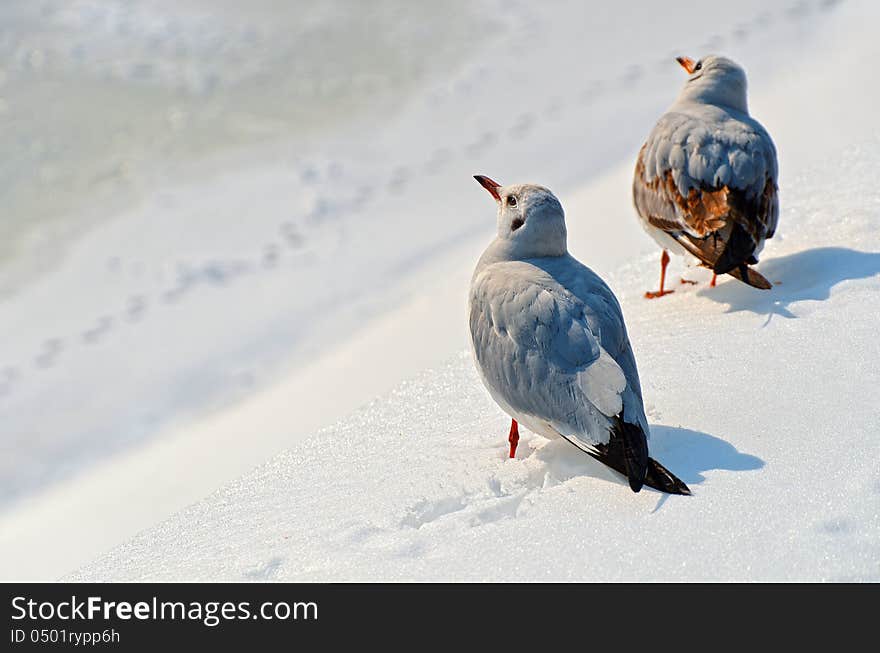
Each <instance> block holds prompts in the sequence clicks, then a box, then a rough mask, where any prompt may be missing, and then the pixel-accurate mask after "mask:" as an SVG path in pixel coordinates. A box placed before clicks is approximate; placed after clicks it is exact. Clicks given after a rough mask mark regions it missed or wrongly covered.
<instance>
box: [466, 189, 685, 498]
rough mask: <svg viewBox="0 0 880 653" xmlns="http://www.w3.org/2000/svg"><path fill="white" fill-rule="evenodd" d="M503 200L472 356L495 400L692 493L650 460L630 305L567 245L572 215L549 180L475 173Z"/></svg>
mask: <svg viewBox="0 0 880 653" xmlns="http://www.w3.org/2000/svg"><path fill="white" fill-rule="evenodd" d="M474 178H475V179H476V180H477V181H478V182H479V183H480V184H481V185H482V186H483V188H485V189H486V190H487V191H489V193H490V194H491V195H492V197H494V198H495V201H496V202H497V204H498V235H497V237H496V238H495V240H493V241H492V243H491V244H490V245H489V247H487V248H486V251H485V252H483V255H482V256H481V257H480V260H479V262H478V263H477V267H476V269H475V270H474V275H473V278H472V280H471V288H470V297H469V319H470V332H471V344H472V348H473V355H474V360H475V363H476V367H477V370H478V371H479V374H480V377H481V379H482V381H483V383H484V384H485V386H486V388H487V389H488V390H489V394H490V395H491V396H492V398H493V399H494V400H495V402H496V403H497V404H498V405H499V406H500V407H501V409H502V410H503V411H504V412H506V413H507V414H508V415H509V416H510V418H511V425H510V434H509V437H508V441H509V443H510V457H511V458H515V457H516V447H517V443H518V442H519V424H523V425H524V426H526V428H528V429H529V430H530V431H533V432H534V433H537V434H539V435H542V436H544V437H546V438H564V439H566V440H568V441H569V442H570V443H571V444H573V445H574V446H575V447H577V448H578V449H580V450H581V451H583V452H584V453H586V454H588V455H590V456H592V457H593V458H595V459H596V460H598V461H599V462H602V463H604V464H605V465H607V466H608V467H610V468H611V469H613V470H615V471H617V472H619V473H620V474H622V475H623V476H624V477H626V478H627V479H628V481H629V486H630V488H631V489H632V490H633V492H638V491H639V490H640V489H641V488H642V486H643V485H647V486H648V487H652V488H654V489H657V490H660V491H663V492H668V493H670V494H690V490H689V489H688V487H687V485H685V484H684V483H683V482H682V481H681V480H679V479H678V478H676V477H675V476H674V475H673V474H672V473H671V472H669V471H668V470H667V469H666V468H665V467H663V466H662V465H661V464H660V463H658V462H657V461H656V460H654V459H652V458H649V457H648V436H649V433H650V430H649V428H648V421H647V419H646V418H645V409H644V406H643V405H642V390H641V387H640V385H639V374H638V370H637V369H636V361H635V357H634V356H633V352H632V347H631V346H630V343H629V338H628V336H627V334H626V326H625V325H624V322H623V314H622V313H621V310H620V305H619V304H618V303H617V299H616V298H615V296H614V293H612V292H611V289H610V288H608V286H607V285H606V284H605V282H604V281H602V279H600V278H599V276H598V275H596V273H595V272H593V271H592V270H590V268H588V267H586V266H585V265H583V264H581V263H580V262H579V261H578V260H577V259H575V258H574V257H572V256H571V255H570V254H569V253H568V247H567V244H566V229H565V214H564V212H563V210H562V205H561V204H560V203H559V200H558V199H556V196H555V195H553V193H551V192H550V191H549V190H548V189H546V188H544V187H543V186H535V185H532V184H522V185H514V186H501V185H500V184H498V183H497V182H494V181H492V180H491V179H489V178H488V177H485V176H483V175H477V176H475V177H474Z"/></svg>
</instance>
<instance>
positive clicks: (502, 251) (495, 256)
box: [477, 238, 568, 271]
mask: <svg viewBox="0 0 880 653" xmlns="http://www.w3.org/2000/svg"><path fill="white" fill-rule="evenodd" d="M563 256H568V250H567V249H563V251H561V252H559V253H553V254H536V253H535V252H532V251H524V250H523V248H522V247H521V246H520V245H519V244H518V243H514V242H512V241H510V240H506V239H504V238H496V239H495V240H493V241H492V243H491V244H490V245H489V247H487V248H486V251H485V252H483V255H482V256H481V257H480V261H479V263H478V264H477V271H479V270H481V269H483V268H484V267H486V266H487V265H491V264H493V263H505V262H508V261H527V260H531V259H539V258H562V257H563Z"/></svg>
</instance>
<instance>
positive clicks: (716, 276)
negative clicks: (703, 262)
mask: <svg viewBox="0 0 880 653" xmlns="http://www.w3.org/2000/svg"><path fill="white" fill-rule="evenodd" d="M717 278H718V275H717V274H713V275H712V281H711V282H710V283H709V287H710V288H714V287H715V279H717Z"/></svg>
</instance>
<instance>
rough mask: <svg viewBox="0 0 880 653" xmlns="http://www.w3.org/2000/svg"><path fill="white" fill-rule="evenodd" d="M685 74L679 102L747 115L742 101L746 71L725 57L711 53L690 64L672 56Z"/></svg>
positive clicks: (683, 58) (746, 107) (690, 60)
mask: <svg viewBox="0 0 880 653" xmlns="http://www.w3.org/2000/svg"><path fill="white" fill-rule="evenodd" d="M676 61H678V63H679V64H680V65H681V67H682V68H684V69H685V71H687V74H688V80H687V82H686V83H685V85H684V88H683V89H682V90H681V94H680V95H679V96H678V99H679V101H682V100H686V101H690V102H702V103H704V104H715V105H719V106H725V107H729V108H731V109H736V110H738V111H742V112H744V113H748V112H749V107H748V102H747V100H746V71H745V70H743V68H742V66H740V65H739V64H737V63H736V62H735V61H732V60H730V59H728V58H727V57H719V56H717V55H714V54H710V55H709V56H706V57H703V58H702V59H700V60H699V61H694V60H693V59H691V58H689V57H676Z"/></svg>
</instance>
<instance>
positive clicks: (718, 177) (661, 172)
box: [633, 55, 779, 299]
mask: <svg viewBox="0 0 880 653" xmlns="http://www.w3.org/2000/svg"><path fill="white" fill-rule="evenodd" d="M676 61H678V63H679V64H681V66H682V68H684V69H685V70H686V71H687V73H688V80H687V82H686V83H685V85H684V88H683V89H682V91H681V93H680V94H679V96H678V99H677V100H676V101H675V104H673V105H672V107H670V109H669V111H667V112H666V113H665V114H663V116H662V117H661V118H660V120H659V121H657V125H656V126H655V127H654V130H653V131H652V132H651V134H650V135H649V136H648V140H647V141H646V142H645V144H644V145H643V146H642V149H641V151H640V152H639V157H638V161H637V162H636V170H635V175H634V178H633V201H634V203H635V206H636V211H637V212H638V214H639V218H641V222H642V226H643V227H644V228H645V230H646V231H647V232H648V234H649V235H650V236H651V237H652V238H653V239H654V240H655V241H656V242H657V244H659V245H660V247H662V248H663V254H662V255H661V257H660V290H658V291H654V292H647V293H645V297H647V298H649V299H653V298H655V297H662V296H663V295H668V294H669V293H671V292H673V291H672V290H667V289H666V288H664V283H665V281H666V266H667V264H668V263H669V254H668V252H667V250H671V251H673V252H675V253H678V254H690V255H692V256H694V257H696V259H697V260H698V261H699V262H700V264H701V265H702V266H704V267H707V268H709V269H711V270H712V272H713V273H714V274H713V277H712V282H711V285H712V286H714V285H715V280H716V278H717V276H718V275H719V274H729V275H731V276H732V277H735V278H737V279H739V280H740V281H743V282H745V283H747V284H748V285H750V286H752V287H754V288H761V289H764V290H768V289H770V288H771V287H772V284H771V283H770V282H769V281H767V279H765V278H764V277H763V276H761V275H760V274H759V273H758V272H757V271H755V270H754V269H752V268H751V267H749V266H750V265H754V264H755V263H757V262H758V258H757V256H758V254H759V253H760V252H761V249H762V248H763V246H764V241H765V240H767V239H769V238H772V237H773V234H774V232H775V231H776V223H777V221H778V219H779V200H778V198H777V191H778V188H777V185H776V179H777V174H778V165H777V162H776V147H775V146H774V145H773V141H772V140H771V138H770V135H769V134H768V133H767V131H766V130H765V129H764V128H763V127H762V126H761V124H760V123H759V122H758V121H757V120H755V119H754V118H752V117H751V116H750V115H749V108H748V103H747V100H746V73H745V71H744V70H743V69H742V68H741V67H740V66H739V65H737V64H736V63H734V62H733V61H731V60H730V59H727V58H725V57H719V56H714V55H711V56H708V57H706V58H704V59H701V60H700V61H697V62H696V63H695V62H694V61H693V59H689V58H687V57H677V59H676ZM682 282H683V283H692V282H687V281H685V280H684V279H683V280H682Z"/></svg>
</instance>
